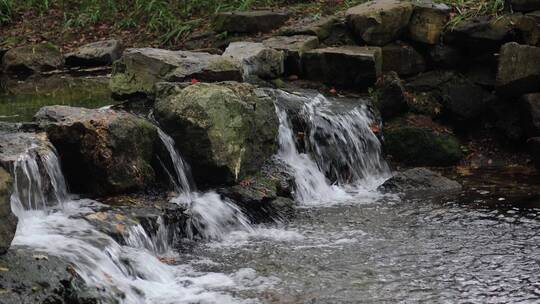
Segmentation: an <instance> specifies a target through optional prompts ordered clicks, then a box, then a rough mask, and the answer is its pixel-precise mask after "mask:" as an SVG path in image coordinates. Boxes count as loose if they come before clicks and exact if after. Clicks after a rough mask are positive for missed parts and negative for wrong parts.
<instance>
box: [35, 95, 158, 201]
mask: <svg viewBox="0 0 540 304" xmlns="http://www.w3.org/2000/svg"><path fill="white" fill-rule="evenodd" d="M35 119H36V120H37V121H38V122H39V123H40V124H42V125H43V127H44V128H45V129H46V131H47V134H48V136H49V139H50V141H51V142H52V143H53V145H54V146H55V147H56V149H57V150H58V153H59V155H60V158H61V161H62V164H63V168H64V174H65V176H66V179H67V181H68V183H69V185H70V187H71V189H72V190H73V191H74V192H76V193H89V194H93V195H108V194H116V193H123V192H127V191H136V190H141V189H145V188H146V187H148V186H149V185H150V184H152V183H153V182H154V180H155V172H154V169H153V167H152V161H153V159H154V144H155V143H156V142H157V140H158V134H157V129H156V127H155V126H153V125H152V124H151V123H150V122H148V121H146V120H145V119H142V118H139V117H137V116H135V115H133V114H129V113H127V112H123V111H113V110H93V109H84V108H74V107H66V106H49V107H44V108H42V109H41V110H40V111H39V112H38V113H37V114H36V116H35Z"/></svg>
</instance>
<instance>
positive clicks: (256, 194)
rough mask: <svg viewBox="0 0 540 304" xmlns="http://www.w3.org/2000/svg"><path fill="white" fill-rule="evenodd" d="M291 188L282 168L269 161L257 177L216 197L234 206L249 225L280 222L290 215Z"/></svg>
mask: <svg viewBox="0 0 540 304" xmlns="http://www.w3.org/2000/svg"><path fill="white" fill-rule="evenodd" d="M293 185H294V177H293V176H292V175H291V174H289V173H288V170H287V167H286V165H285V164H283V163H282V162H280V161H279V160H275V159H272V160H270V161H268V162H267V163H266V164H264V165H263V166H262V168H261V170H260V171H259V172H257V174H255V175H252V176H249V177H247V178H245V179H244V180H242V181H241V182H240V184H238V185H235V186H232V187H228V188H222V189H219V193H221V194H222V195H223V196H225V197H228V198H230V199H232V200H233V201H234V202H235V203H237V204H238V205H239V206H240V207H241V208H242V209H243V210H244V211H245V213H246V214H247V215H248V216H249V217H250V218H251V220H252V221H253V222H268V221H283V220H287V219H289V218H290V217H291V216H292V215H293V214H294V201H292V200H291V198H292V194H291V192H292V187H293Z"/></svg>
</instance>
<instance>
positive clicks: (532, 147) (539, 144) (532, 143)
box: [527, 137, 540, 169]
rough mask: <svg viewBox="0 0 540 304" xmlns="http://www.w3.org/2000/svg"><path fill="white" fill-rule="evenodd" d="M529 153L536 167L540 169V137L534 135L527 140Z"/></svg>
mask: <svg viewBox="0 0 540 304" xmlns="http://www.w3.org/2000/svg"><path fill="white" fill-rule="evenodd" d="M527 145H528V147H529V154H530V155H531V158H532V160H533V163H534V166H535V167H536V169H540V137H532V138H529V139H528V140H527Z"/></svg>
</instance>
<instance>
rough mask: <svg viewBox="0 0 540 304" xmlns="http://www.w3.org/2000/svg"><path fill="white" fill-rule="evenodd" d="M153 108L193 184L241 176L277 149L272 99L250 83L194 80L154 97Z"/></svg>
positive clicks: (227, 179)
mask: <svg viewBox="0 0 540 304" xmlns="http://www.w3.org/2000/svg"><path fill="white" fill-rule="evenodd" d="M154 110H155V115H156V119H157V120H158V121H159V123H160V125H161V126H162V127H163V129H164V130H165V131H166V132H167V133H168V134H169V135H171V136H172V137H173V138H174V139H175V141H176V146H177V147H178V149H179V151H180V153H182V155H183V156H184V157H185V158H186V159H187V161H188V162H189V164H190V165H191V166H192V168H193V175H194V178H195V180H196V182H197V183H198V184H223V183H231V182H233V181H239V180H242V179H243V178H244V177H246V176H248V175H250V174H252V173H254V172H257V171H258V170H259V169H260V167H261V165H262V164H263V163H264V162H265V161H266V160H267V159H268V158H269V157H270V156H272V155H273V154H274V152H275V151H276V148H277V145H276V137H277V128H278V122H277V117H276V115H275V109H274V105H273V102H272V100H271V99H270V98H268V97H267V96H266V95H264V94H258V93H257V91H256V90H255V87H254V86H252V85H249V84H241V83H236V82H226V83H219V84H206V83H198V84H195V85H191V86H188V87H186V88H184V89H182V90H181V91H180V92H179V93H178V94H175V95H171V96H169V97H167V98H164V99H160V100H158V101H157V102H156V104H155V106H154Z"/></svg>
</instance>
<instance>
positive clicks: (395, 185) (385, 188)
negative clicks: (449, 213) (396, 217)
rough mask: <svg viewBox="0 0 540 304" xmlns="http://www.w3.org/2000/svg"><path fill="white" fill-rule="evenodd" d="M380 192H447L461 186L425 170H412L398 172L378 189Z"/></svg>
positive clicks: (456, 189)
mask: <svg viewBox="0 0 540 304" xmlns="http://www.w3.org/2000/svg"><path fill="white" fill-rule="evenodd" d="M379 190H380V191H382V192H391V193H413V192H425V191H429V192H435V193H440V192H448V191H459V190H461V185H460V184H459V183H458V182H456V181H454V180H451V179H449V178H446V177H444V176H442V175H440V174H439V173H437V172H433V171H431V170H429V169H426V168H413V169H409V170H407V171H403V172H399V173H397V174H396V175H394V176H393V177H391V178H390V179H389V180H387V181H386V182H384V184H382V185H381V186H380V187H379Z"/></svg>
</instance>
